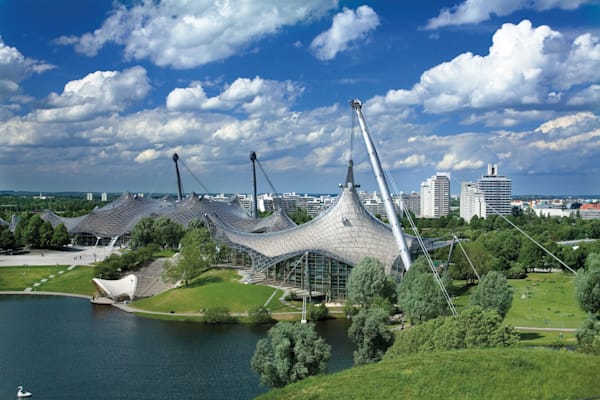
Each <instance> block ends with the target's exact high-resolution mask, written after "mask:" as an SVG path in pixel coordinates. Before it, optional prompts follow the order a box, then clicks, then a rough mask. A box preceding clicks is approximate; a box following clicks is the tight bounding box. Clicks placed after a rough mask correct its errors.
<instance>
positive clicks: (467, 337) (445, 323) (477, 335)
mask: <svg viewBox="0 0 600 400" xmlns="http://www.w3.org/2000/svg"><path fill="white" fill-rule="evenodd" d="M518 341H519V335H518V334H517V333H516V332H515V331H514V329H513V328H512V327H510V326H507V325H502V317H501V316H500V315H499V314H498V313H497V312H496V310H491V309H489V310H484V309H483V308H481V307H479V306H472V307H469V308H467V309H466V310H465V311H463V312H462V313H460V314H458V315H456V316H450V317H439V318H436V319H433V320H430V321H427V322H425V323H423V324H420V325H417V326H414V327H412V328H411V329H407V330H404V331H401V332H399V333H398V336H397V337H396V341H395V343H394V345H393V346H392V347H391V348H390V349H389V350H388V352H387V353H386V357H385V358H386V359H394V358H397V357H402V356H405V355H408V354H414V353H419V352H423V351H438V350H453V349H466V348H477V347H510V346H514V345H516V344H517V343H518Z"/></svg>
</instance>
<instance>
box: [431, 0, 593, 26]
mask: <svg viewBox="0 0 600 400" xmlns="http://www.w3.org/2000/svg"><path fill="white" fill-rule="evenodd" d="M592 1H593V0H495V1H489V0H465V1H464V2H463V3H461V4H458V5H456V6H454V7H451V8H444V9H442V10H441V11H440V14H439V15H438V16H437V17H435V18H431V19H430V20H429V21H428V22H427V26H426V27H425V28H426V29H438V28H441V27H444V26H452V25H465V24H476V23H479V22H483V21H487V20H488V19H490V18H491V17H492V15H496V16H499V17H503V16H505V15H509V14H512V13H513V12H515V11H518V10H523V9H534V10H538V11H543V10H549V9H553V8H560V9H563V10H573V9H576V8H578V7H579V6H581V5H582V4H586V3H591V2H592Z"/></svg>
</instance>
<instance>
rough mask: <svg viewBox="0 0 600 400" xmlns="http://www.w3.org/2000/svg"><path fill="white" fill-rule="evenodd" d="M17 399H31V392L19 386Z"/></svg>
mask: <svg viewBox="0 0 600 400" xmlns="http://www.w3.org/2000/svg"><path fill="white" fill-rule="evenodd" d="M17 397H19V398H24V397H31V392H28V391H23V386H19V387H18V388H17Z"/></svg>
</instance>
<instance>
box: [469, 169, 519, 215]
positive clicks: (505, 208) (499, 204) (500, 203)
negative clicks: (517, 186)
mask: <svg viewBox="0 0 600 400" xmlns="http://www.w3.org/2000/svg"><path fill="white" fill-rule="evenodd" d="M477 187H478V188H479V190H481V191H482V192H483V195H484V198H485V203H486V214H487V215H493V214H496V213H498V214H501V215H510V213H511V211H512V206H511V201H512V181H511V180H510V179H509V178H507V177H506V176H502V175H499V174H498V164H488V170H487V175H484V176H482V177H481V178H479V179H478V180H477Z"/></svg>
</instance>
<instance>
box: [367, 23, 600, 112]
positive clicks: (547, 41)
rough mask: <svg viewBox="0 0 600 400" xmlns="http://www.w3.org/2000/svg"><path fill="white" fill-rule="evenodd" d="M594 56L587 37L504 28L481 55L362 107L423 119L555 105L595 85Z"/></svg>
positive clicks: (598, 48)
mask: <svg viewBox="0 0 600 400" xmlns="http://www.w3.org/2000/svg"><path fill="white" fill-rule="evenodd" d="M599 55H600V43H599V42H598V38H596V37H594V36H592V35H590V34H587V33H586V34H583V35H581V36H579V37H577V38H576V39H575V40H574V41H573V42H569V41H567V39H565V38H564V36H563V35H562V34H561V33H560V32H557V31H554V30H552V29H551V28H550V27H548V26H546V25H542V26H539V27H537V28H535V27H533V26H532V25H531V22H529V21H528V20H523V21H522V22H521V23H519V24H517V25H514V24H508V23H507V24H504V25H502V27H501V28H500V29H499V30H498V31H497V32H496V33H495V34H494V36H493V39H492V46H491V47H490V49H489V53H488V54H487V55H483V56H481V55H475V54H472V53H470V52H468V53H463V54H460V55H458V56H457V57H455V58H454V59H452V60H450V61H447V62H444V63H442V64H439V65H437V66H435V67H433V68H431V69H429V70H427V71H425V72H424V73H423V74H422V75H421V78H420V81H419V82H418V83H417V84H415V85H414V86H413V87H412V89H410V90H405V89H398V90H390V91H388V93H386V95H385V96H378V97H375V98H373V99H371V100H369V102H368V103H369V106H370V107H371V108H372V109H374V110H378V112H384V111H386V110H389V107H406V106H421V107H423V110H424V111H425V112H428V113H448V112H453V111H456V110H460V109H492V108H498V107H507V108H516V107H521V106H526V107H532V106H534V107H535V106H538V105H554V104H561V103H562V102H564V101H565V100H564V99H566V98H568V97H569V96H568V94H569V93H570V91H571V90H575V89H576V88H577V87H579V86H580V85H582V84H586V83H587V84H590V83H594V82H597V81H598V80H599V79H600V56H599Z"/></svg>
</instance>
